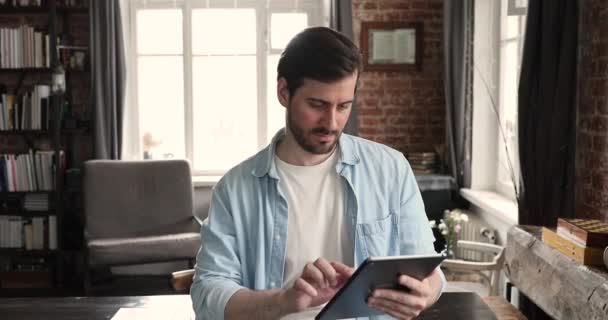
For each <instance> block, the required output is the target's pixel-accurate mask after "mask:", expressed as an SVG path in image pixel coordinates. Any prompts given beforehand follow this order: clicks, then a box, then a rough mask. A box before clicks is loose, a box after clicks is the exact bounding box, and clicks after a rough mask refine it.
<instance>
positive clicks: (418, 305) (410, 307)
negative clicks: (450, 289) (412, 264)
mask: <svg viewBox="0 0 608 320" xmlns="http://www.w3.org/2000/svg"><path fill="white" fill-rule="evenodd" d="M398 282H399V284H401V285H402V286H405V287H407V288H408V289H409V291H408V292H403V291H397V290H393V289H375V290H373V291H372V292H371V294H370V295H369V298H368V301H367V303H368V304H369V306H371V307H372V308H376V309H378V310H380V311H382V312H384V313H387V314H389V315H391V316H393V317H395V318H397V319H403V320H409V319H413V318H415V317H417V316H418V315H419V314H420V312H422V311H423V310H425V309H426V308H428V307H430V306H431V305H432V304H433V303H434V302H435V300H436V299H437V297H438V296H439V292H440V290H441V286H442V284H441V276H440V275H439V271H438V269H435V270H433V272H431V274H430V275H429V276H428V277H426V278H425V279H423V280H422V281H419V280H416V279H414V278H412V277H409V276H406V275H401V276H399V279H398Z"/></svg>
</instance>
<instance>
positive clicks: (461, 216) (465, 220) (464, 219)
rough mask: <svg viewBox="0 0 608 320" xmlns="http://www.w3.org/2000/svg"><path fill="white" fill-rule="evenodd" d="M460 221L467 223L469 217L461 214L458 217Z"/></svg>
mask: <svg viewBox="0 0 608 320" xmlns="http://www.w3.org/2000/svg"><path fill="white" fill-rule="evenodd" d="M460 220H462V221H464V222H469V216H467V215H466V214H464V213H463V214H461V215H460Z"/></svg>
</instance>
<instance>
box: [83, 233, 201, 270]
mask: <svg viewBox="0 0 608 320" xmlns="http://www.w3.org/2000/svg"><path fill="white" fill-rule="evenodd" d="M200 244H201V240H200V234H199V233H195V232H187V233H177V234H169V235H160V236H148V237H132V238H106V239H98V240H92V241H89V242H88V243H87V246H88V251H89V252H88V253H89V265H91V266H97V265H121V264H140V263H149V262H160V261H172V260H180V259H184V260H186V259H192V258H193V257H194V256H195V255H196V252H197V250H198V248H199V247H200Z"/></svg>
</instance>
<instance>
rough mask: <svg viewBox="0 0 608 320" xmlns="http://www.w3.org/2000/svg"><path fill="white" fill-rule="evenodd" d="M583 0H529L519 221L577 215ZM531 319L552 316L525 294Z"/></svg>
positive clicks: (547, 222)
mask: <svg viewBox="0 0 608 320" xmlns="http://www.w3.org/2000/svg"><path fill="white" fill-rule="evenodd" d="M577 36H578V2H577V1H572V0H551V1H546V0H545V1H542V0H530V1H529V3H528V17H527V24H526V37H525V40H524V50H523V60H522V65H521V74H520V80H519V95H518V118H519V119H518V130H519V158H520V167H521V185H520V190H521V192H520V199H519V223H520V224H530V225H540V226H555V225H556V224H557V218H558V217H572V216H573V215H574V192H575V191H574V190H575V189H574V164H575V160H574V159H575V158H574V157H575V145H576V104H575V97H576V72H577V71H576V66H577V47H578V45H577V42H578V39H577ZM520 297H521V299H520V308H521V309H522V311H523V313H524V314H525V315H526V316H527V317H528V319H530V320H535V319H550V318H551V317H549V316H548V315H547V314H545V313H544V312H543V311H542V310H541V309H540V308H538V307H537V306H535V305H534V304H533V303H532V302H531V301H529V300H528V299H527V298H526V297H525V296H523V295H521V296H520Z"/></svg>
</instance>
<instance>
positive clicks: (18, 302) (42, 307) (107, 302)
mask: <svg viewBox="0 0 608 320" xmlns="http://www.w3.org/2000/svg"><path fill="white" fill-rule="evenodd" d="M484 301H485V302H486V304H487V306H486V305H485V304H484ZM487 307H489V309H488V308H487ZM120 308H140V309H129V310H144V311H146V312H148V314H149V313H150V310H152V311H153V312H152V314H153V315H154V316H156V317H158V319H166V320H185V319H190V318H189V317H190V314H191V312H192V309H191V308H192V307H191V301H190V296H188V295H167V296H143V297H86V298H83V297H64V298H3V299H0V318H2V319H3V320H13V319H15V320H17V319H19V320H30V319H32V320H33V319H45V320H54V319H62V320H71V319H87V320H96V319H111V318H112V317H113V316H114V315H115V314H116V312H117V311H118V310H119V309H120ZM125 310H126V311H128V310H127V309H125ZM493 316H495V317H496V319H498V320H522V319H525V317H523V316H522V315H521V314H520V313H519V311H517V310H516V309H515V308H513V306H511V305H510V304H509V303H507V301H506V300H504V299H502V298H499V297H486V298H483V300H482V299H478V297H477V296H476V295H475V294H473V293H462V292H446V293H444V294H443V295H442V296H441V299H439V301H437V303H436V304H435V305H433V307H431V308H430V309H429V310H427V311H425V312H424V313H423V314H422V315H421V316H420V317H419V318H418V319H427V320H430V319H434V320H437V319H450V320H458V319H463V320H464V319H467V320H469V319H484V320H490V319H492V318H493ZM133 318H134V317H133ZM146 319H147V320H152V319H151V318H149V317H146Z"/></svg>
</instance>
